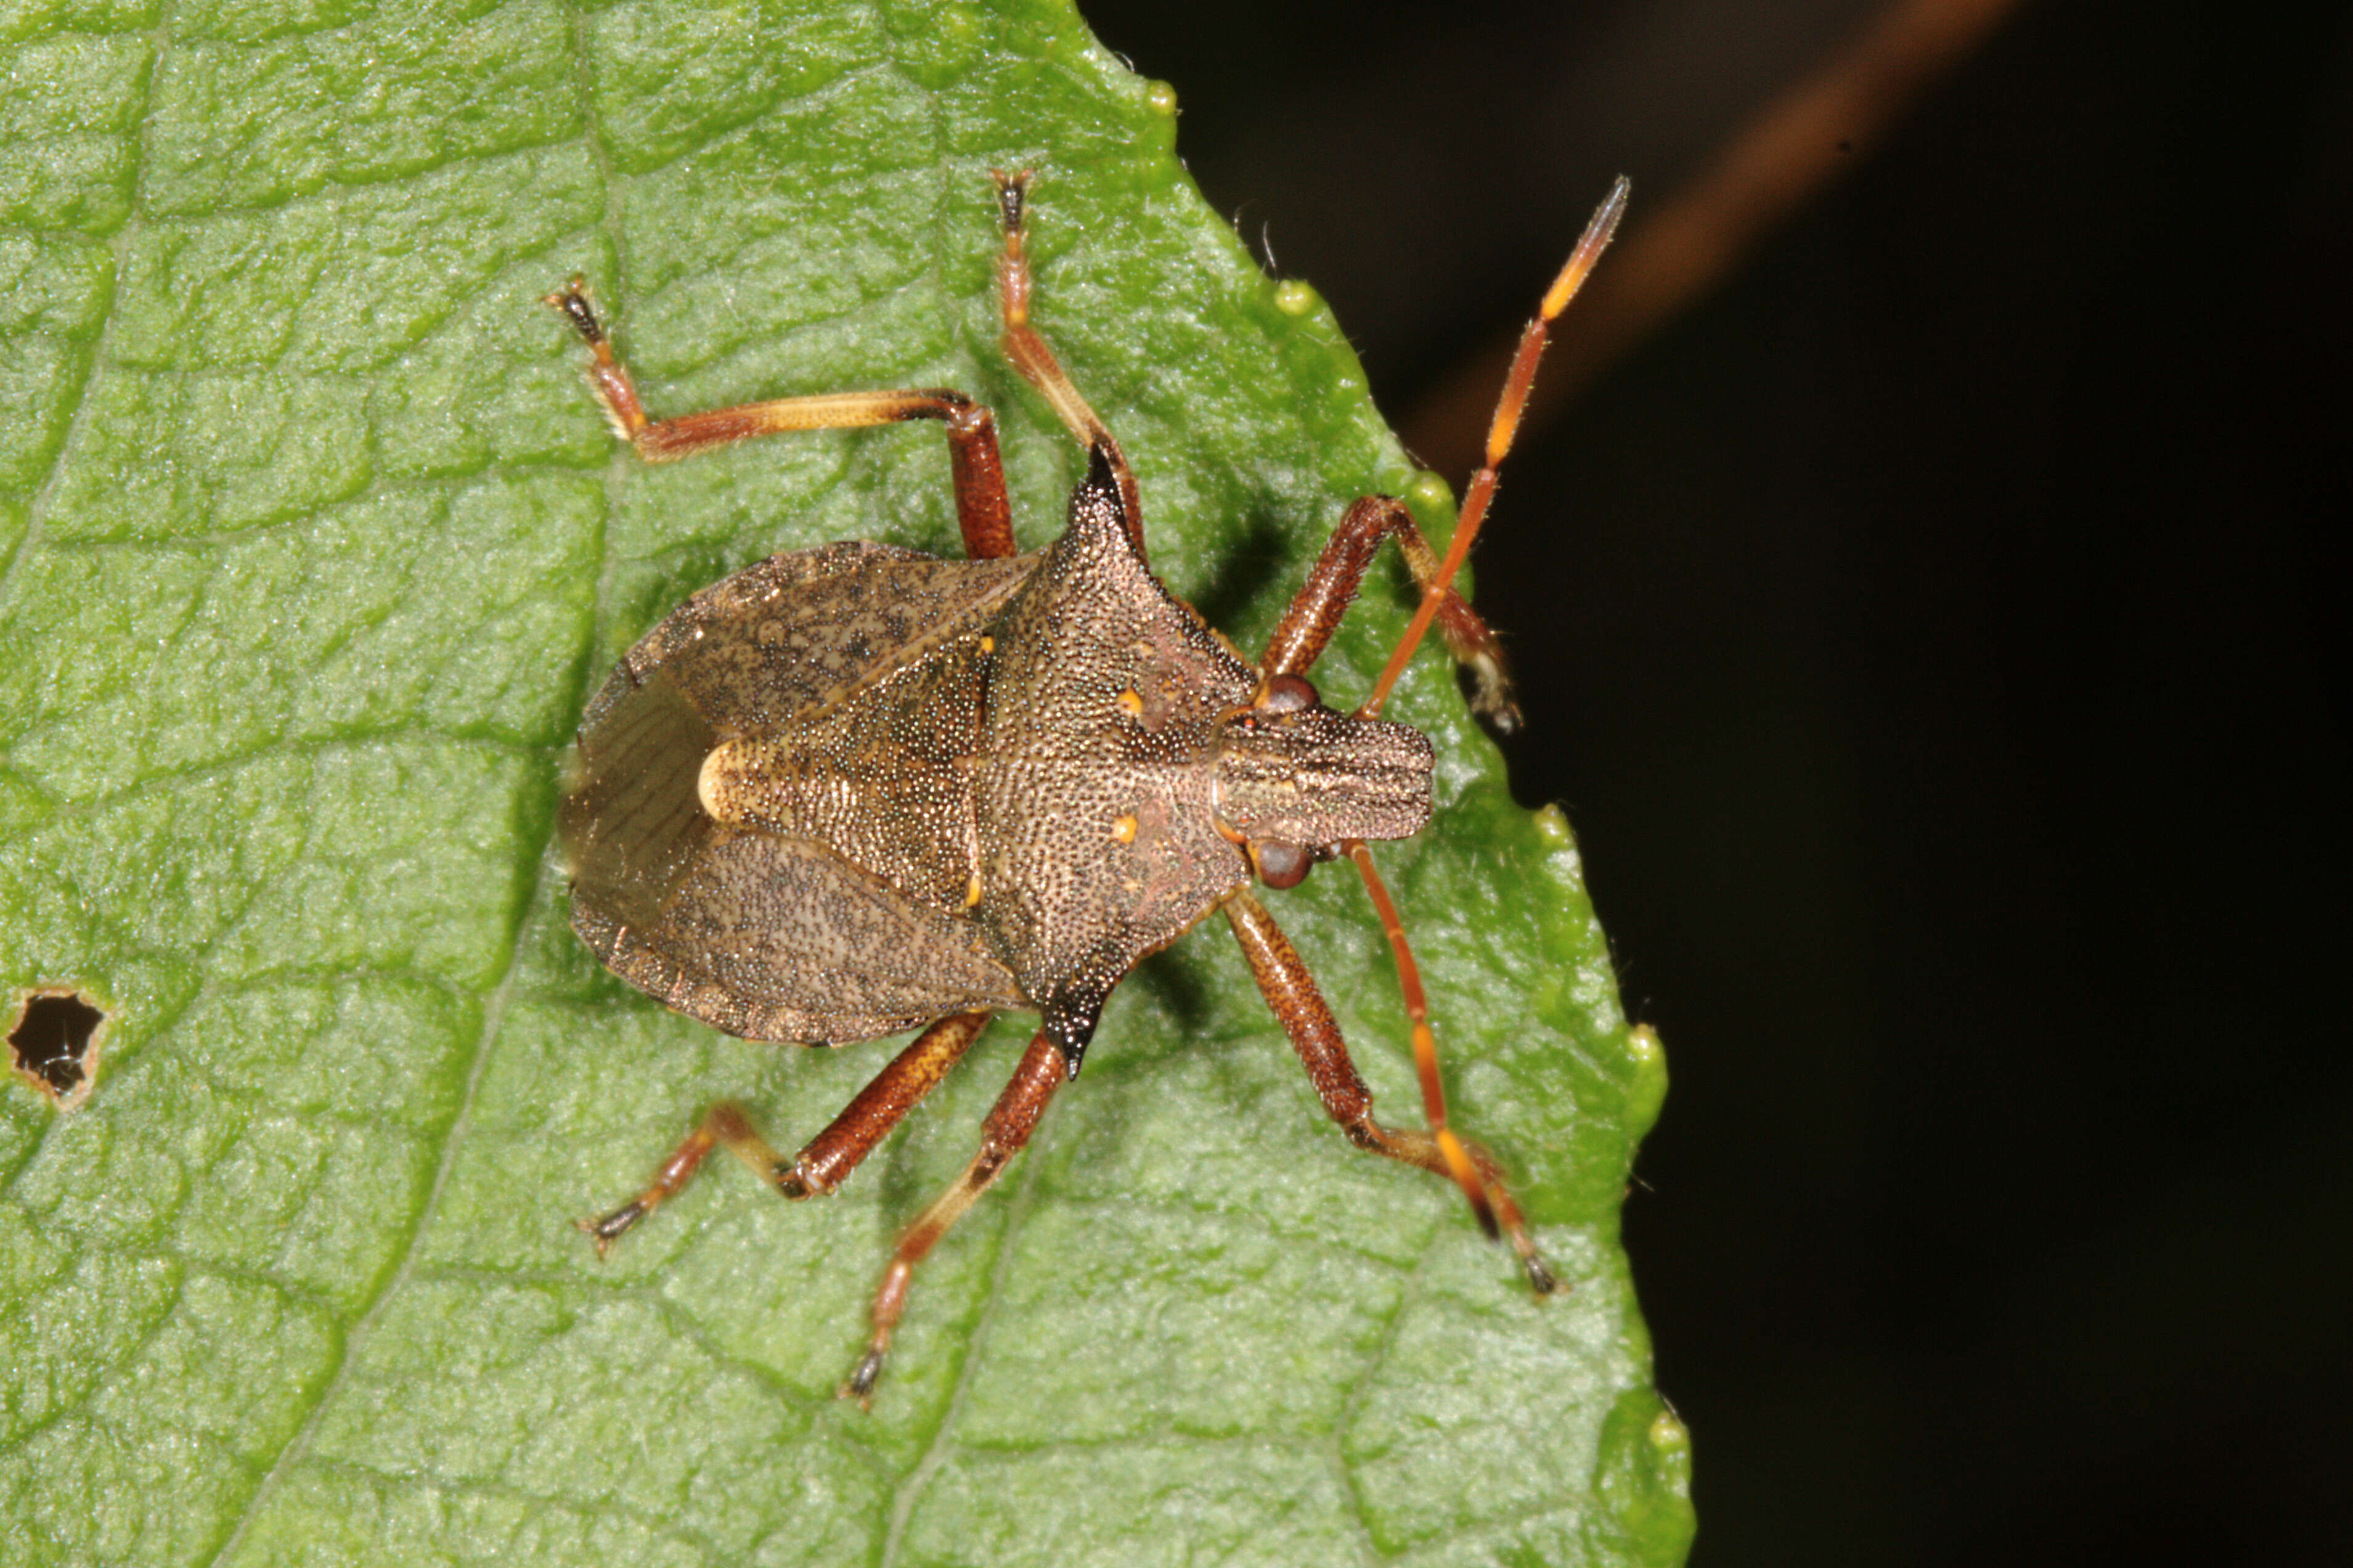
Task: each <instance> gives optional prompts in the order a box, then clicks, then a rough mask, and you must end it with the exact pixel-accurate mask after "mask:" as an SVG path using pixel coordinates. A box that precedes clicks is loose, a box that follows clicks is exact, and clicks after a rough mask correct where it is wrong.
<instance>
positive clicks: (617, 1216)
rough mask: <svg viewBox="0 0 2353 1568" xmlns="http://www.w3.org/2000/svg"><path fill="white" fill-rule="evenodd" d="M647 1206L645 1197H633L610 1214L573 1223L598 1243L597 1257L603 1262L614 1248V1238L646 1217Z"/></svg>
mask: <svg viewBox="0 0 2353 1568" xmlns="http://www.w3.org/2000/svg"><path fill="white" fill-rule="evenodd" d="M646 1207H647V1205H646V1201H645V1200H644V1199H643V1198H632V1199H631V1200H629V1202H626V1203H624V1204H622V1205H621V1206H620V1207H619V1208H617V1209H616V1210H614V1211H613V1212H612V1213H609V1214H603V1215H597V1216H593V1217H591V1218H589V1219H585V1220H575V1221H573V1222H572V1224H573V1225H574V1227H575V1229H577V1230H579V1231H581V1232H582V1233H583V1234H586V1236H587V1237H588V1239H589V1240H590V1241H593V1242H595V1243H596V1257H597V1260H598V1261H599V1262H602V1261H603V1260H604V1256H605V1255H606V1254H607V1252H609V1251H611V1250H612V1246H613V1238H614V1237H616V1236H617V1235H619V1234H621V1233H622V1232H623V1231H626V1230H628V1228H629V1227H630V1226H631V1225H634V1224H637V1223H638V1221H639V1220H642V1219H644V1218H645V1217H646Z"/></svg>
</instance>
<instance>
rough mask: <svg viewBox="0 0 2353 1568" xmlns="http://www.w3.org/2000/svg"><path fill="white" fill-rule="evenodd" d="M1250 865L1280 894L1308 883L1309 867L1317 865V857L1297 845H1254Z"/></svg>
mask: <svg viewBox="0 0 2353 1568" xmlns="http://www.w3.org/2000/svg"><path fill="white" fill-rule="evenodd" d="M1250 863H1251V864H1252V865H1254V866H1256V867H1258V879H1259V880H1260V881H1261V882H1263V883H1265V884H1266V885H1268V886H1269V887H1271V888H1274V889H1275V890H1277V891H1278V892H1280V891H1281V890H1282V889H1283V888H1286V887H1296V886H1298V885H1300V884H1301V883H1303V882H1304V881H1306V880H1307V870H1308V867H1310V866H1312V865H1314V863H1315V857H1314V855H1313V854H1310V853H1308V852H1307V851H1305V850H1303V849H1301V848H1300V847H1299V846H1298V845H1297V844H1277V843H1262V844H1252V845H1250Z"/></svg>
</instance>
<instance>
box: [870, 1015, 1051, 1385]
mask: <svg viewBox="0 0 2353 1568" xmlns="http://www.w3.org/2000/svg"><path fill="white" fill-rule="evenodd" d="M1064 1076H1065V1073H1064V1071H1063V1065H1062V1053H1061V1050H1060V1048H1059V1047H1058V1046H1056V1045H1055V1044H1054V1043H1053V1042H1052V1041H1051V1040H1049V1039H1048V1038H1046V1035H1045V1033H1044V1032H1043V1031H1040V1032H1039V1033H1038V1034H1037V1035H1036V1036H1035V1037H1034V1038H1032V1039H1031V1040H1030V1042H1029V1050H1028V1051H1026V1052H1024V1053H1022V1056H1021V1065H1019V1066H1018V1067H1016V1068H1015V1069H1014V1070H1013V1081H1012V1082H1011V1083H1009V1084H1007V1085H1006V1086H1005V1092H1004V1093H1003V1094H1001V1095H999V1096H997V1104H996V1105H994V1106H993V1107H990V1108H989V1112H988V1116H987V1119H986V1120H984V1121H983V1122H982V1123H981V1124H980V1151H979V1152H978V1153H976V1154H975V1155H974V1156H973V1157H972V1163H971V1164H969V1165H966V1166H965V1168H964V1174H962V1175H960V1176H958V1177H957V1178H956V1179H955V1181H953V1182H951V1183H949V1185H948V1190H947V1191H946V1192H942V1193H941V1194H940V1195H939V1196H938V1197H936V1198H934V1199H933V1200H932V1202H931V1203H930V1205H929V1206H928V1207H926V1208H925V1209H924V1210H923V1213H920V1214H917V1215H916V1216H915V1218H914V1222H913V1224H910V1225H908V1227H907V1228H906V1229H905V1230H903V1231H901V1232H900V1233H899V1245H898V1246H897V1248H896V1249H895V1250H894V1251H893V1252H892V1255H891V1263H890V1266H889V1267H887V1268H885V1269H884V1270H883V1271H882V1282H881V1285H879V1286H878V1287H875V1291H874V1304H873V1307H872V1308H871V1311H872V1318H873V1323H874V1334H873V1337H872V1338H871V1340H868V1341H867V1347H866V1354H865V1355H863V1356H861V1357H860V1358H859V1362H858V1366H857V1368H856V1370H854V1371H853V1372H850V1374H849V1382H848V1383H843V1384H842V1385H841V1390H840V1393H841V1397H843V1398H844V1399H855V1400H857V1401H858V1402H859V1403H860V1404H865V1403H866V1401H867V1398H868V1396H869V1395H871V1393H873V1392H874V1380H875V1379H876V1378H877V1377H879V1376H880V1375H881V1372H882V1358H883V1357H884V1356H885V1355H886V1354H888V1353H889V1351H890V1349H891V1331H892V1330H893V1329H895V1328H897V1327H898V1325H899V1317H900V1314H901V1313H902V1312H904V1311H905V1310H906V1308H907V1285H908V1281H909V1280H910V1279H912V1278H913V1276H914V1272H915V1265H917V1264H919V1263H921V1262H923V1255H924V1254H926V1253H928V1252H930V1251H931V1250H932V1247H933V1245H934V1244H935V1243H937V1242H938V1240H939V1239H940V1237H942V1236H944V1235H945V1234H947V1231H948V1227H949V1226H950V1225H953V1224H955V1223H956V1221H958V1220H960V1219H962V1218H963V1217H964V1212H965V1210H966V1209H969V1208H970V1207H972V1203H973V1200H974V1199H976V1198H977V1197H979V1196H980V1195H981V1193H983V1192H987V1190H988V1184H989V1183H990V1182H992V1181H996V1180H997V1172H998V1171H1002V1170H1004V1169H1005V1165H1006V1162H1007V1161H1008V1160H1011V1159H1012V1158H1013V1157H1014V1156H1015V1155H1016V1154H1018V1153H1020V1152H1021V1149H1022V1146H1023V1145H1025V1144H1027V1143H1028V1142H1029V1135H1030V1134H1031V1133H1032V1132H1034V1131H1036V1130H1037V1127H1038V1118H1039V1117H1040V1116H1042V1115H1044V1114H1045V1110H1046V1102H1047V1101H1049V1100H1050V1099H1052V1098H1053V1097H1054V1091H1055V1090H1056V1089H1058V1088H1060V1087H1061V1085H1062V1079H1063V1077H1064Z"/></svg>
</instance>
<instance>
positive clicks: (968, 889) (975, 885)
mask: <svg viewBox="0 0 2353 1568" xmlns="http://www.w3.org/2000/svg"><path fill="white" fill-rule="evenodd" d="M979 902H980V873H978V872H974V873H973V874H972V880H971V881H969V882H967V883H965V885H964V906H965V908H967V909H969V908H971V907H973V906H975V905H976V904H978V903H979Z"/></svg>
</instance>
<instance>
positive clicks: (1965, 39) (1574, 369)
mask: <svg viewBox="0 0 2353 1568" xmlns="http://www.w3.org/2000/svg"><path fill="white" fill-rule="evenodd" d="M2018 4H2019V0H1894V3H1893V4H1891V5H1888V7H1887V8H1886V9H1885V10H1884V11H1883V12H1882V13H1881V14H1880V15H1879V16H1878V17H1877V19H1875V20H1874V21H1873V23H1872V24H1871V25H1870V26H1868V27H1867V28H1865V29H1864V31H1863V33H1862V36H1861V37H1858V38H1856V39H1855V40H1854V42H1853V43H1852V44H1851V45H1850V46H1848V47H1847V48H1844V49H1842V50H1841V51H1840V52H1839V53H1838V54H1836V55H1834V56H1833V57H1832V58H1830V59H1829V60H1828V61H1826V62H1824V64H1823V65H1822V66H1821V68H1820V69H1818V70H1816V71H1815V72H1813V73H1812V74H1811V75H1810V76H1808V77H1806V78H1805V79H1802V80H1800V81H1799V82H1798V83H1797V84H1796V85H1795V86H1793V87H1791V88H1790V89H1789V90H1788V91H1786V92H1784V93H1783V94H1781V95H1780V96H1779V97H1778V98H1777V99H1776V100H1774V101H1772V102H1771V103H1769V104H1767V105H1766V107H1765V108H1764V110H1763V111H1761V112H1760V113H1759V114H1758V115H1757V117H1756V119H1755V120H1753V121H1752V122H1749V124H1748V125H1747V126H1746V128H1745V129H1744V130H1742V131H1741V132H1740V133H1739V134H1737V135H1736V136H1735V137H1734V138H1733V139H1732V141H1731V143H1729V144H1728V145H1727V146H1726V147H1725V149H1724V152H1723V154H1722V155H1721V156H1719V157H1718V158H1717V159H1716V160H1715V164H1713V165H1712V166H1710V167H1709V168H1708V169H1707V170H1706V172H1705V173H1704V174H1702V175H1700V177H1699V178H1698V179H1697V180H1696V181H1695V182H1694V183H1693V184H1692V185H1689V186H1687V187H1686V188H1684V189H1683V190H1681V191H1678V192H1676V193H1675V194H1674V195H1673V196H1671V197H1670V198H1668V199H1667V200H1666V201H1665V202H1663V203H1662V204H1660V205H1657V206H1655V207H1651V208H1650V210H1649V211H1648V212H1647V213H1644V212H1643V211H1642V208H1641V182H1640V180H1639V178H1638V179H1637V181H1636V189H1635V204H1636V207H1635V210H1636V214H1637V216H1636V218H1635V220H1634V222H1633V224H1632V226H1631V227H1630V230H1629V232H1628V233H1627V235H1626V237H1625V238H1622V239H1620V241H1619V242H1618V247H1617V249H1616V251H1615V253H1614V254H1612V255H1611V256H1610V257H1609V259H1608V260H1606V261H1605V262H1604V263H1603V265H1602V267H1601V269H1600V270H1599V272H1597V273H1596V274H1595V276H1594V279H1593V281H1592V282H1591V283H1590V284H1589V285H1588V287H1587V289H1586V291H1585V293H1584V296H1583V297H1582V298H1580V299H1579V300H1578V301H1577V304H1576V306H1575V308H1574V309H1572V310H1571V311H1570V312H1569V313H1567V315H1566V316H1564V317H1563V318H1562V319H1561V320H1560V321H1559V322H1558V323H1556V324H1555V326H1554V328H1553V340H1554V341H1553V345H1552V349H1551V351H1550V352H1549V353H1548V354H1547V355H1546V359H1545V369H1544V373H1543V374H1542V375H1540V376H1538V377H1537V379H1536V385H1535V395H1534V397H1532V398H1531V399H1530V401H1529V404H1528V410H1527V414H1526V417H1525V433H1533V432H1534V431H1535V430H1537V429H1542V428H1543V427H1544V425H1545V424H1546V422H1548V421H1549V420H1551V419H1553V418H1557V417H1558V416H1559V414H1560V413H1561V411H1562V410H1563V409H1565V408H1567V406H1568V405H1569V403H1571V402H1572V401H1574V400H1575V398H1576V397H1577V394H1578V393H1579V392H1580V391H1582V390H1583V389H1584V388H1585V387H1587V386H1588V385H1590V384H1591V383H1592V382H1593V381H1594V380H1595V379H1596V378H1597V377H1599V376H1600V375H1601V374H1602V372H1604V371H1606V370H1607V369H1609V366H1611V365H1612V364H1614V363H1615V362H1616V361H1617V360H1618V358H1619V357H1620V355H1623V354H1625V353H1626V352H1627V351H1628V350H1630V348H1632V347H1633V346H1634V345H1635V344H1638V343H1640V342H1641V340H1642V339H1643V338H1644V337H1646V336H1648V335H1649V334H1650V333H1651V331H1653V330H1654V329H1655V328H1657V327H1659V326H1660V325H1662V323H1665V322H1666V321H1668V320H1669V319H1671V318H1672V316H1674V315H1675V313H1677V312H1679V311H1681V310H1682V309H1683V307H1684V306H1686V305H1688V304H1691V303H1692V302H1694V301H1696V300H1698V299H1699V298H1700V297H1701V296H1703V295H1704V294H1705V293H1706V292H1707V291H1708V290H1709V289H1711V288H1713V287H1714V286H1715V284H1716V283H1717V282H1718V281H1721V280H1722V279H1723V278H1724V276H1725V274H1726V273H1728V272H1729V271H1731V270H1732V269H1733V268H1734V267H1735V266H1736V265H1737V264H1738V262H1739V261H1740V260H1741V259H1742V258H1743V257H1745V256H1746V254H1747V253H1748V251H1749V250H1750V249H1751V248H1752V247H1754V246H1755V245H1756V244H1757V242H1758V241H1759V240H1761V239H1762V238H1764V237H1765V236H1766V235H1767V234H1768V233H1769V232H1770V231H1771V230H1772V229H1773V228H1775V227H1776V226H1777V225H1778V224H1779V223H1780V222H1781V221H1782V220H1784V219H1785V218H1787V217H1789V216H1790V215H1791V214H1792V213H1794V212H1795V211H1796V210H1797V209H1798V208H1799V207H1800V206H1801V205H1802V204H1803V203H1804V202H1805V201H1806V200H1807V199H1808V198H1810V197H1811V196H1813V195H1815V194H1816V193H1817V192H1818V191H1820V190H1821V189H1822V188H1823V187H1824V186H1825V185H1829V184H1830V183H1831V181H1832V180H1834V179H1835V178H1837V177H1838V175H1840V174H1841V172H1842V171H1843V170H1844V169H1846V168H1847V167H1849V166H1851V165H1852V163H1853V161H1854V158H1855V157H1856V156H1857V155H1858V154H1862V153H1864V152H1866V151H1867V150H1868V149H1869V148H1870V147H1871V146H1872V145H1873V143H1876V142H1877V141H1878V140H1879V138H1880V137H1881V136H1883V134H1884V133H1885V132H1887V130H1888V129H1889V128H1890V127H1891V126H1893V125H1894V123H1895V122H1897V121H1898V120H1899V119H1900V118H1901V117H1902V115H1903V113H1904V111H1905V109H1906V108H1907V107H1908V106H1909V105H1910V104H1911V103H1912V102H1913V101H1914V100H1915V99H1916V98H1917V97H1918V96H1919V94H1920V93H1921V92H1923V91H1924V90H1926V89H1927V88H1928V87H1930V86H1931V85H1933V84H1934V83H1935V82H1936V80H1937V79H1939V78H1940V77H1942V76H1943V75H1944V74H1945V73H1946V72H1947V71H1948V70H1950V69H1953V68H1954V67H1956V66H1957V65H1958V64H1960V63H1961V62H1962V61H1963V60H1965V59H1967V58H1968V57H1969V56H1970V55H1971V54H1973V53H1974V52H1975V51H1976V50H1977V48H1978V46H1979V45H1980V44H1982V43H1983V42H1984V41H1985V39H1986V37H1988V36H1989V34H1990V33H1991V32H1992V30H1993V29H1994V27H1995V26H1997V25H1998V24H2000V21H2001V20H2002V18H2003V17H2005V16H2008V15H2009V14H2010V12H2011V11H2012V10H2013V9H2015V8H2016V7H2017V5H2018ZM1517 335H1518V334H1517V333H1516V331H1514V332H1513V333H1511V334H1499V335H1497V336H1496V337H1495V338H1494V339H1493V340H1492V341H1490V342H1488V343H1484V344H1481V345H1480V346H1479V348H1478V349H1477V350H1475V351H1474V352H1472V353H1471V354H1469V355H1464V356H1463V358H1462V359H1461V360H1460V361H1459V362H1457V364H1456V365H1455V366H1453V367H1452V368H1451V369H1450V370H1448V371H1447V372H1445V373H1444V374H1443V375H1441V376H1440V377H1439V378H1438V380H1437V382H1436V384H1435V385H1434V386H1433V387H1431V388H1430V391H1429V392H1428V393H1426V394H1424V395H1423V397H1421V399H1420V400H1419V402H1417V403H1416V404H1415V405H1414V407H1413V408H1411V409H1409V411H1408V412H1407V414H1406V416H1405V418H1404V419H1403V420H1402V421H1400V424H1399V429H1400V431H1401V432H1402V434H1403V436H1404V438H1405V443H1406V446H1407V449H1408V450H1410V451H1412V452H1413V453H1415V454H1416V456H1417V457H1418V458H1419V460H1420V461H1422V462H1424V463H1426V464H1428V465H1429V466H1430V467H1432V468H1434V469H1436V470H1437V471H1439V472H1440V473H1443V474H1446V475H1449V476H1450V477H1452V478H1455V479H1458V480H1459V479H1460V478H1461V476H1462V475H1463V474H1465V473H1467V472H1469V471H1470V470H1471V469H1472V468H1473V467H1475V466H1477V464H1478V462H1479V452H1480V446H1481V443H1482V440H1483V439H1484V437H1485V434H1486V428H1487V418H1488V415H1489V412H1490V411H1491V410H1492V408H1493V405H1494V400H1495V388H1496V387H1499V386H1501V385H1502V384H1503V379H1504V370H1505V368H1506V366H1508V365H1509V363H1510V361H1511V355H1512V346H1513V344H1514V340H1515V339H1516V337H1517Z"/></svg>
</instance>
